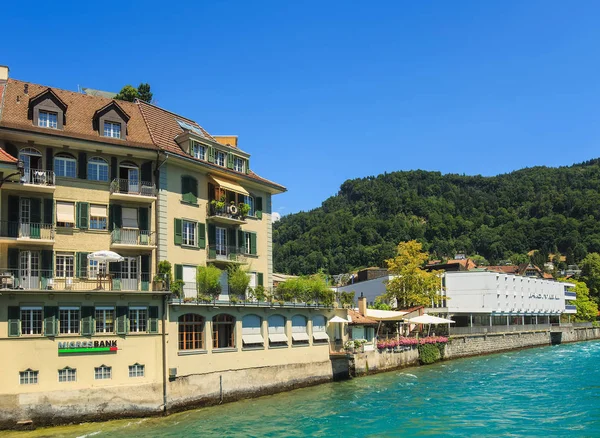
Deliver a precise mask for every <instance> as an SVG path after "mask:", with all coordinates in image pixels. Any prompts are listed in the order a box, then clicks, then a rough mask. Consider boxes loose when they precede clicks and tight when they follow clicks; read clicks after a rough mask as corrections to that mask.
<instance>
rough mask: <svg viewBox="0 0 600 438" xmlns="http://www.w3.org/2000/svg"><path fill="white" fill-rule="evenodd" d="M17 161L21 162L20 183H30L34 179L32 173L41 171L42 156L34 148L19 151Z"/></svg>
mask: <svg viewBox="0 0 600 438" xmlns="http://www.w3.org/2000/svg"><path fill="white" fill-rule="evenodd" d="M19 160H21V161H22V162H23V169H24V171H23V176H22V177H21V182H24V183H31V182H33V179H34V172H35V171H36V170H41V169H42V154H41V153H40V151H38V150H37V149H34V148H25V149H21V151H20V152H19Z"/></svg>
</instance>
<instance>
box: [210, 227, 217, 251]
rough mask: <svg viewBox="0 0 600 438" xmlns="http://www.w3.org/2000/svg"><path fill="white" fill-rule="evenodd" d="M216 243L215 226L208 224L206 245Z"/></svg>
mask: <svg viewBox="0 0 600 438" xmlns="http://www.w3.org/2000/svg"><path fill="white" fill-rule="evenodd" d="M216 243H217V228H216V227H215V226H214V225H213V224H208V245H209V246H210V245H215V244H216Z"/></svg>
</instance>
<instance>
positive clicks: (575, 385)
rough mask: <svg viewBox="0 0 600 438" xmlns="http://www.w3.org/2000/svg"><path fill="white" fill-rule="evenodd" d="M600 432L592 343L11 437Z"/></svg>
mask: <svg viewBox="0 0 600 438" xmlns="http://www.w3.org/2000/svg"><path fill="white" fill-rule="evenodd" d="M200 435H202V436H215V437H217V436H219V437H222V436H235V437H245V436H255V437H258V436H269V437H303V436H307V435H312V436H346V437H348V436H361V437H386V436H390V437H391V436H450V437H462V436H530V437H531V436H544V437H552V436H569V437H589V436H600V342H598V341H595V342H583V343H577V344H568V345H560V346H553V347H542V348H534V349H529V350H522V351H516V352H508V353H500V354H495V355H490V356H483V357H476V358H468V359H460V360H455V361H448V362H442V363H438V364H435V365H430V366H425V367H418V368H407V369H404V370H400V371H394V372H389V373H383V374H378V375H375V376H370V377H364V378H359V379H353V380H350V381H346V382H340V383H330V384H325V385H320V386H316V387H312V388H305V389H299V390H295V391H291V392H288V393H283V394H277V395H273V396H268V397H262V398H258V399H253V400H243V401H240V402H236V403H230V404H225V405H222V406H215V407H210V408H204V409H198V410H195V411H189V412H184V413H180V414H176V415H172V416H170V417H163V418H148V419H141V420H118V421H110V422H106V423H96V424H82V425H76V426H66V427H55V428H47V429H39V430H37V431H33V432H12V433H7V436H10V437H19V438H30V437H36V438H39V437H50V436H52V437H83V436H86V437H90V436H94V437H98V438H101V437H110V438H117V437H146V438H148V437H192V436H200Z"/></svg>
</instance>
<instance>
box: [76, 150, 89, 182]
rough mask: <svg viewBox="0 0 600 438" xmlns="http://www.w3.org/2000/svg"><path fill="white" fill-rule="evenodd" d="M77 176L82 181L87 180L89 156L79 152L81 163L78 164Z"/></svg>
mask: <svg viewBox="0 0 600 438" xmlns="http://www.w3.org/2000/svg"><path fill="white" fill-rule="evenodd" d="M77 167H78V169H77V176H78V177H79V178H80V179H86V178H87V154H86V153H85V152H79V162H78V163H77Z"/></svg>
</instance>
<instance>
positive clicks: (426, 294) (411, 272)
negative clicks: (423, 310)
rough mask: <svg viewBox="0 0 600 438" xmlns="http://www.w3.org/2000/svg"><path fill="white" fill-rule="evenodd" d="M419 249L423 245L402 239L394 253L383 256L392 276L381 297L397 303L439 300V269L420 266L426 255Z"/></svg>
mask: <svg viewBox="0 0 600 438" xmlns="http://www.w3.org/2000/svg"><path fill="white" fill-rule="evenodd" d="M422 249H423V245H421V243H419V242H417V241H416V240H411V241H409V242H401V243H400V244H399V245H398V248H397V255H396V257H394V258H391V259H389V260H386V263H387V265H388V270H389V272H390V274H391V275H393V276H394V278H392V279H391V280H389V281H388V283H387V285H386V293H385V295H384V297H385V298H386V299H387V300H389V301H392V300H396V303H397V306H398V307H403V308H406V307H408V306H415V305H416V306H427V305H431V304H432V303H439V302H440V301H441V296H440V294H439V292H440V289H441V281H440V275H441V271H431V272H427V271H425V270H423V269H422V267H423V265H424V264H425V262H426V261H427V259H428V257H429V256H428V254H427V253H426V252H423V251H422Z"/></svg>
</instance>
